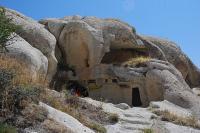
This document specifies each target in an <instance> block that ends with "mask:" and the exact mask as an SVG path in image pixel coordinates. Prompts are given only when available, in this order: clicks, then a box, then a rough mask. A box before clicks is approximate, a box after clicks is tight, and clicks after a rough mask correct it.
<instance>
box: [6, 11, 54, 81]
mask: <svg viewBox="0 0 200 133" xmlns="http://www.w3.org/2000/svg"><path fill="white" fill-rule="evenodd" d="M6 16H7V17H9V18H11V20H12V23H14V24H16V25H20V26H21V29H19V31H18V32H17V34H19V35H20V36H21V37H22V38H23V39H25V40H26V41H27V42H28V43H29V44H31V45H32V46H33V47H35V48H37V49H38V50H40V51H41V52H42V53H43V54H44V55H45V56H46V57H47V59H48V77H49V78H50V79H51V77H52V76H53V75H54V74H55V72H56V67H57V60H56V58H55V55H54V52H55V46H56V39H55V37H54V36H53V35H52V34H51V33H50V32H49V31H48V30H46V29H45V28H44V26H43V25H41V24H39V23H37V22H36V21H35V20H33V19H31V18H28V17H26V16H24V15H23V14H21V13H19V12H17V11H14V10H11V9H6Z"/></svg>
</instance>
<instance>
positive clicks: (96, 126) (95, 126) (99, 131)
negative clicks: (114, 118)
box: [87, 123, 107, 133]
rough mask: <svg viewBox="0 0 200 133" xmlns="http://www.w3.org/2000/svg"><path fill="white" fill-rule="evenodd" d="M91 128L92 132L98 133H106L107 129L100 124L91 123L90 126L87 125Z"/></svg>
mask: <svg viewBox="0 0 200 133" xmlns="http://www.w3.org/2000/svg"><path fill="white" fill-rule="evenodd" d="M87 126H88V127H89V128H91V129H92V130H94V131H96V132H97V133H106V132H107V131H106V128H105V127H103V126H102V125H100V124H96V123H90V124H89V125H87Z"/></svg>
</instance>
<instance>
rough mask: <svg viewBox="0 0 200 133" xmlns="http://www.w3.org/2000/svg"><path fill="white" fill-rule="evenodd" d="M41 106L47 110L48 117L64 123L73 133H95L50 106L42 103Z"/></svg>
mask: <svg viewBox="0 0 200 133" xmlns="http://www.w3.org/2000/svg"><path fill="white" fill-rule="evenodd" d="M40 106H41V107H43V108H45V109H46V110H47V111H48V113H49V114H48V117H49V118H51V119H53V120H55V121H57V122H59V123H62V124H63V125H64V126H66V127H67V128H68V129H70V131H71V132H72V133H94V131H92V130H91V129H89V128H87V127H85V126H84V125H83V124H81V123H80V122H79V121H78V120H76V119H75V118H73V117H72V116H70V115H68V114H66V113H64V112H61V111H59V110H57V109H55V108H52V107H50V106H48V105H47V104H45V103H42V102H40Z"/></svg>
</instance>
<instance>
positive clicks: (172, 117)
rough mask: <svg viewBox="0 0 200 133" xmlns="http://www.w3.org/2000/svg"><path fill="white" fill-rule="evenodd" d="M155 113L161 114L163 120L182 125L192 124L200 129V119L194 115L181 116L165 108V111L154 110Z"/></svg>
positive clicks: (191, 125)
mask: <svg viewBox="0 0 200 133" xmlns="http://www.w3.org/2000/svg"><path fill="white" fill-rule="evenodd" d="M153 113H155V114H156V115H158V116H160V117H161V120H163V121H168V122H172V123H174V124H178V125H182V126H190V127H193V128H197V129H200V123H199V122H198V119H196V118H195V117H193V116H188V117H180V116H177V115H176V114H173V113H171V112H169V111H168V110H164V111H160V110H156V111H153Z"/></svg>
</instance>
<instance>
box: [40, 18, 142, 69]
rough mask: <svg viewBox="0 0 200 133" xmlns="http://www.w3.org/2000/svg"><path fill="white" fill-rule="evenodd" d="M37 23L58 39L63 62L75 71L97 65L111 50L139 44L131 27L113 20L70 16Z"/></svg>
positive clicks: (133, 46)
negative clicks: (74, 68)
mask: <svg viewBox="0 0 200 133" xmlns="http://www.w3.org/2000/svg"><path fill="white" fill-rule="evenodd" d="M40 23H42V24H44V25H45V27H46V28H47V29H48V30H49V31H50V32H51V33H52V34H54V36H55V37H56V38H57V40H58V47H59V48H60V50H61V53H62V55H63V57H64V60H65V63H66V64H70V65H72V66H75V67H76V69H77V71H79V70H82V68H86V67H90V68H92V67H94V66H95V65H97V64H100V63H101V60H102V58H103V56H104V55H105V53H107V52H109V51H110V49H124V48H127V49H128V48H135V47H142V46H140V45H138V44H137V42H136V34H135V33H134V32H133V27H131V26H129V25H127V24H125V23H122V22H120V21H118V20H114V19H105V20H103V19H98V18H95V17H80V16H73V17H65V18H63V19H47V20H41V21H40ZM77 51H78V53H79V54H77Z"/></svg>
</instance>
